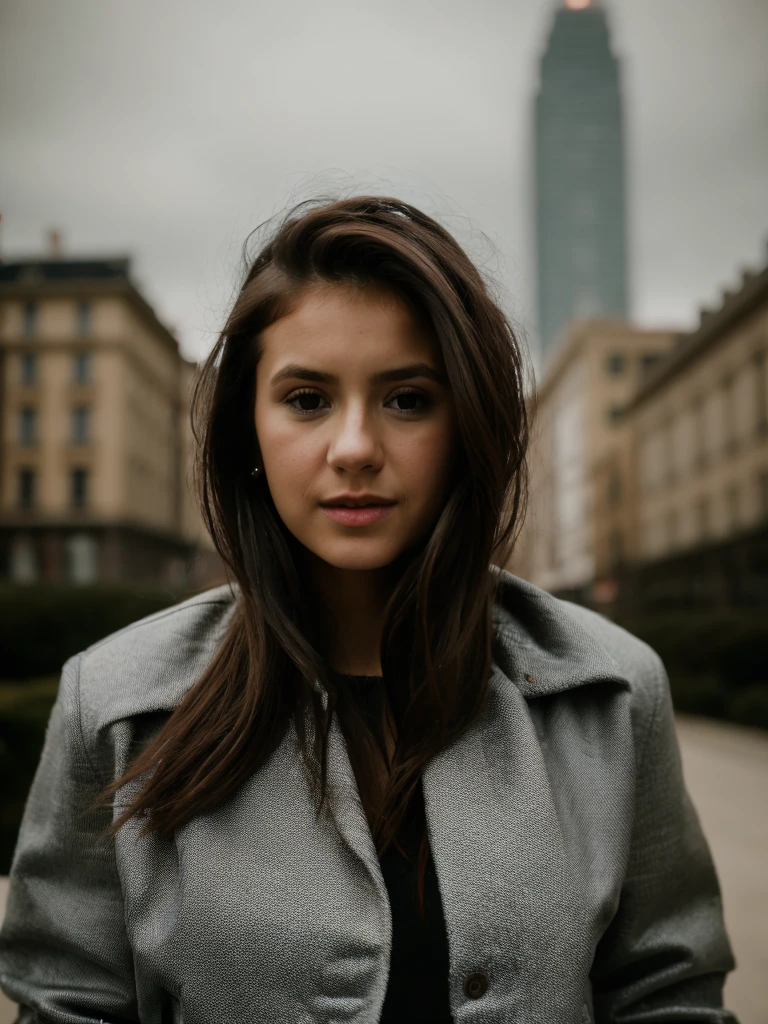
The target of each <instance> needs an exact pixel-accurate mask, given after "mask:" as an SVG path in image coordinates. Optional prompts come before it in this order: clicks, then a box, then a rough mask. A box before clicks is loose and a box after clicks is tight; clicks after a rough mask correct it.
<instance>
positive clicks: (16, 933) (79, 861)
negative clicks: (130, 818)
mask: <svg viewBox="0 0 768 1024" xmlns="http://www.w3.org/2000/svg"><path fill="white" fill-rule="evenodd" d="M80 657H81V656H80V655H77V656H75V657H74V658H70V659H69V661H67V662H66V664H65V665H64V667H63V670H62V674H61V681H60V683H59V691H58V695H57V698H56V702H55V704H54V706H53V709H52V711H51V716H50V719H49V721H48V727H47V730H46V735H45V742H44V744H43V751H42V754H41V757H40V762H39V764H38V767H37V771H36V773H35V777H34V780H33V783H32V787H31V789H30V792H29V796H28V798H27V803H26V806H25V809H24V816H23V818H22V823H21V829H20V831H19V837H18V840H17V844H16V849H15V851H14V855H13V862H12V864H11V874H10V885H9V891H8V902H7V906H6V912H5V918H4V921H3V927H2V930H0V987H2V989H3V991H4V992H5V994H6V995H7V996H8V997H9V998H10V999H12V1000H14V1002H16V1003H19V1004H20V1005H21V1011H20V1015H19V1018H18V1020H17V1024H37V1022H38V1021H49V1020H50V1021H55V1022H57V1024H100V1022H104V1024H111V1022H127V1021H138V1020H139V1015H138V1009H137V1000H136V993H135V985H134V974H133V960H132V955H131V949H130V945H129V942H128V936H127V932H126V928H125V922H124V917H123V900H122V891H121V887H120V880H119V878H118V874H117V868H116V861H115V849H114V841H113V840H112V839H111V838H109V837H105V836H104V830H105V829H106V828H107V827H108V825H109V823H110V821H111V812H110V810H109V808H106V809H104V810H103V811H98V812H95V813H83V807H84V804H86V803H87V802H88V801H89V800H91V799H92V798H93V796H94V795H95V793H96V792H97V791H98V789H100V788H101V786H102V785H103V784H105V783H106V781H107V780H101V779H98V777H97V775H96V773H95V772H94V770H93V768H92V765H91V762H90V760H89V757H88V752H87V750H86V747H85V743H84V740H83V734H82V731H81V722H80V703H79V669H80Z"/></svg>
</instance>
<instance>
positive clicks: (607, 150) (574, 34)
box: [534, 0, 627, 362]
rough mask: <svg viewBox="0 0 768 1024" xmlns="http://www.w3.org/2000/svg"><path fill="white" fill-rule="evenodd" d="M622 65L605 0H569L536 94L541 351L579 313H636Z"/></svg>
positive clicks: (553, 32)
mask: <svg viewBox="0 0 768 1024" xmlns="http://www.w3.org/2000/svg"><path fill="white" fill-rule="evenodd" d="M620 70H621V69H620V66H619V62H618V61H617V59H616V57H614V55H613V54H612V53H611V41H610V33H609V29H608V22H607V20H606V15H605V11H604V10H603V9H602V8H601V7H600V6H599V5H598V3H597V2H596V0H565V6H564V7H562V8H560V9H559V10H557V12H556V13H555V17H554V22H553V24H552V27H551V31H550V34H549V38H548V40H547V46H546V50H545V52H544V55H543V57H542V59H541V67H540V81H539V88H538V92H537V94H536V100H535V117H534V121H535V170H534V175H535V177H534V182H535V185H534V187H535V192H536V202H535V209H536V229H535V230H536V246H537V284H538V316H539V338H540V344H541V352H540V355H541V357H542V362H543V361H544V360H545V359H546V357H547V355H548V354H549V353H550V351H551V349H552V348H553V347H554V346H556V345H557V344H558V341H559V340H560V338H561V336H562V332H563V329H564V328H565V326H566V324H567V323H568V321H569V320H572V319H579V318H581V317H590V316H603V315H616V316H622V317H625V316H626V315H627V211H626V182H625V177H626V171H625V149H624V119H623V110H622V97H621V79H620Z"/></svg>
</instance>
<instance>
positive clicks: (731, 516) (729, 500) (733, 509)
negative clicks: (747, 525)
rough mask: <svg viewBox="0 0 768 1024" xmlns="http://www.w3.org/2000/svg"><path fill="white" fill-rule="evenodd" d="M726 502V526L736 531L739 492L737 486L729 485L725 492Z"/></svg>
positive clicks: (739, 503)
mask: <svg viewBox="0 0 768 1024" xmlns="http://www.w3.org/2000/svg"><path fill="white" fill-rule="evenodd" d="M726 504H727V507H728V528H729V529H730V530H731V531H734V532H735V531H736V530H738V528H739V519H740V516H739V512H740V510H741V509H740V506H741V502H740V494H739V488H738V487H729V488H728V491H727V493H726Z"/></svg>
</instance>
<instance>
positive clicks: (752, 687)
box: [617, 608, 768, 728]
mask: <svg viewBox="0 0 768 1024" xmlns="http://www.w3.org/2000/svg"><path fill="white" fill-rule="evenodd" d="M617 621H618V622H619V624H620V625H622V626H624V627H625V628H626V629H628V630H629V631H630V632H631V633H634V634H635V636H639V637H640V638H641V639H642V640H645V641H646V643H648V644H650V645H651V647H653V649H654V650H655V651H656V652H657V653H658V654H659V655H660V657H661V658H662V660H663V662H664V665H665V667H666V669H667V673H668V675H669V683H670V689H671V692H672V699H673V702H674V705H675V708H676V709H677V710H679V711H686V712H688V713H690V714H698V715H707V716H709V717H712V718H722V719H727V720H729V721H733V722H739V723H742V724H744V725H753V726H758V727H761V728H768V684H766V683H765V682H764V680H766V679H768V630H766V625H765V622H766V615H765V611H764V610H762V609H752V608H724V609H696V608H693V609H687V610H685V609H680V610H675V611H663V612H659V613H658V614H655V615H644V616H637V617H632V618H629V617H621V616H619V617H618V618H617Z"/></svg>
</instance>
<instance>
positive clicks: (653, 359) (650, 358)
mask: <svg viewBox="0 0 768 1024" xmlns="http://www.w3.org/2000/svg"><path fill="white" fill-rule="evenodd" d="M660 359H661V354H660V353H659V352H646V353H645V354H644V355H642V356H640V368H641V369H642V371H643V373H647V371H648V370H650V369H651V368H652V367H653V366H655V365H656V363H658V362H659V360H660Z"/></svg>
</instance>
